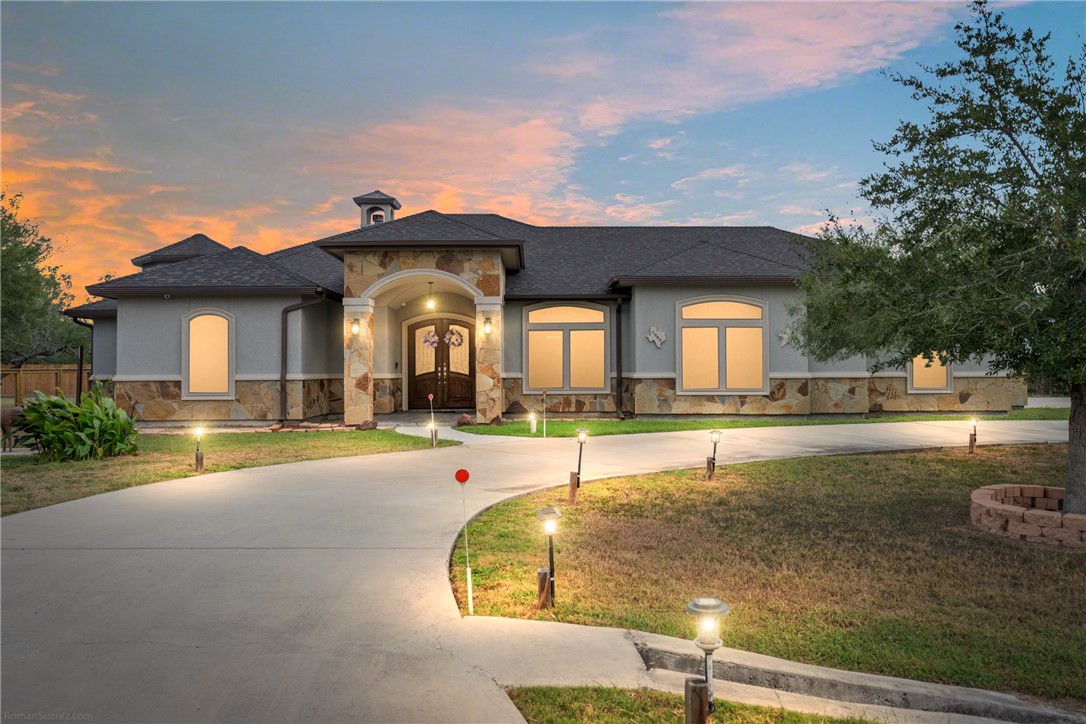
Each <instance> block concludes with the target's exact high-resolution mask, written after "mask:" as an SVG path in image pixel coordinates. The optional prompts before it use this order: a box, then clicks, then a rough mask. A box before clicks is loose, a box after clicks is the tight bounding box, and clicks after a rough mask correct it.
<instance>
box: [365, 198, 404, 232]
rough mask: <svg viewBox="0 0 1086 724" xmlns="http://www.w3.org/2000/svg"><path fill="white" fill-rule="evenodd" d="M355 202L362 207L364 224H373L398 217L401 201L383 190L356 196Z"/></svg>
mask: <svg viewBox="0 0 1086 724" xmlns="http://www.w3.org/2000/svg"><path fill="white" fill-rule="evenodd" d="M354 202H355V203H356V204H358V208H360V209H362V226H363V227H366V226H372V225H374V224H380V223H382V222H384V221H392V220H393V219H395V218H396V211H397V209H399V208H400V202H399V201H397V200H396V199H395V198H393V197H391V196H389V195H388V194H386V193H385V192H383V191H380V190H377V191H370V192H369V193H368V194H362V195H361V196H355V197H354Z"/></svg>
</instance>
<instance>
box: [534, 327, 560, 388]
mask: <svg viewBox="0 0 1086 724" xmlns="http://www.w3.org/2000/svg"><path fill="white" fill-rule="evenodd" d="M563 357H564V349H563V347H562V330H560V329H547V330H538V331H531V332H528V387H529V388H530V389H534V390H545V389H548V388H550V389H556V390H559V389H562V358H563Z"/></svg>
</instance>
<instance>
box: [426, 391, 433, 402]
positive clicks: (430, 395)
mask: <svg viewBox="0 0 1086 724" xmlns="http://www.w3.org/2000/svg"><path fill="white" fill-rule="evenodd" d="M426 399H427V400H432V399H434V393H432V392H431V393H430V394H428V395H427V396H426Z"/></svg>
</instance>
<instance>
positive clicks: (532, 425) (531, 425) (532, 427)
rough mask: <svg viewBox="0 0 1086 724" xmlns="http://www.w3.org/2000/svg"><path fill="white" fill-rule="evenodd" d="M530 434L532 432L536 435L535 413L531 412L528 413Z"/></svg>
mask: <svg viewBox="0 0 1086 724" xmlns="http://www.w3.org/2000/svg"><path fill="white" fill-rule="evenodd" d="M528 432H530V433H531V434H533V435H534V434H535V413H534V412H529V413H528Z"/></svg>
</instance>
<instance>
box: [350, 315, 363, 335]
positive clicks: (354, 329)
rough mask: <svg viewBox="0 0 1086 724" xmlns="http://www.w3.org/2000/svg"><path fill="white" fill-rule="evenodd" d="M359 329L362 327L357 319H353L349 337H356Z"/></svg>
mask: <svg viewBox="0 0 1086 724" xmlns="http://www.w3.org/2000/svg"><path fill="white" fill-rule="evenodd" d="M361 329H362V325H361V324H360V323H359V319H358V317H355V318H354V319H353V320H352V321H351V335H352V336H354V337H357V336H358V333H359V332H360V331H361Z"/></svg>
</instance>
